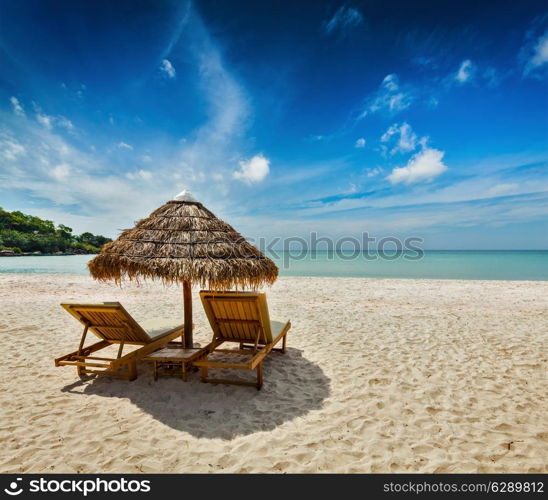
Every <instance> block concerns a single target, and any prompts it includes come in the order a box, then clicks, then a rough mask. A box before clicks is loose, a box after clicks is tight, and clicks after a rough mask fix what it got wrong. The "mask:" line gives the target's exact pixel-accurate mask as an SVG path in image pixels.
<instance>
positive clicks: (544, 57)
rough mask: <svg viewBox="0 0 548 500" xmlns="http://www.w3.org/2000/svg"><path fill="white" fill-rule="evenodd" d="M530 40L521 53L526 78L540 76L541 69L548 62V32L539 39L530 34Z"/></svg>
mask: <svg viewBox="0 0 548 500" xmlns="http://www.w3.org/2000/svg"><path fill="white" fill-rule="evenodd" d="M528 38H529V40H528V41H527V43H526V44H525V45H524V47H523V48H522V50H521V52H520V57H521V59H522V61H523V63H524V66H523V75H524V76H539V69H540V68H541V67H543V66H544V65H545V64H546V63H547V62H548V30H546V31H545V32H544V33H543V34H541V35H540V36H538V37H534V35H533V34H532V33H529V34H528Z"/></svg>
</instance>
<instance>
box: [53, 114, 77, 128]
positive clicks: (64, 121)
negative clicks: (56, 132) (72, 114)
mask: <svg viewBox="0 0 548 500" xmlns="http://www.w3.org/2000/svg"><path fill="white" fill-rule="evenodd" d="M55 124H56V125H58V126H59V127H63V128H65V129H67V130H68V131H69V132H72V131H73V130H74V124H73V123H72V122H71V121H70V120H69V119H68V118H65V117H64V116H57V117H56V118H55Z"/></svg>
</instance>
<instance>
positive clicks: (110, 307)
mask: <svg viewBox="0 0 548 500" xmlns="http://www.w3.org/2000/svg"><path fill="white" fill-rule="evenodd" d="M61 307H63V308H64V309H66V310H67V311H68V312H69V313H70V314H72V316H74V317H75V318H76V319H77V320H78V321H80V323H82V324H83V325H87V326H88V327H89V329H90V330H91V331H92V332H93V333H94V334H95V335H97V336H98V337H99V338H100V339H103V340H106V341H107V342H128V343H132V342H134V343H140V344H148V343H149V342H151V341H152V339H151V338H150V337H149V335H148V334H147V333H146V332H145V331H144V330H143V329H142V328H141V326H139V324H138V323H137V322H136V321H135V320H134V319H133V318H132V317H131V315H130V314H129V313H128V312H127V311H126V310H125V309H124V307H123V306H122V304H120V303H119V302H103V303H101V304H66V303H65V304H61Z"/></svg>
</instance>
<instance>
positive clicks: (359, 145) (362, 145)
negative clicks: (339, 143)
mask: <svg viewBox="0 0 548 500" xmlns="http://www.w3.org/2000/svg"><path fill="white" fill-rule="evenodd" d="M365 142H366V141H365V138H364V137H360V138H359V139H358V140H356V142H355V144H354V147H355V148H357V149H363V148H365Z"/></svg>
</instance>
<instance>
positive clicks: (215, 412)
mask: <svg viewBox="0 0 548 500" xmlns="http://www.w3.org/2000/svg"><path fill="white" fill-rule="evenodd" d="M266 291H267V293H268V298H269V306H270V314H271V317H272V318H273V319H280V320H285V319H290V320H291V322H292V325H293V327H292V329H291V331H290V332H289V335H288V346H289V349H288V352H287V354H286V355H280V354H277V353H274V354H272V355H271V356H270V357H269V359H268V361H267V362H266V363H265V369H264V376H265V385H264V388H263V390H262V391H257V390H255V389H253V388H248V387H237V386H222V385H212V384H203V383H201V382H200V381H199V378H198V374H195V373H193V374H191V376H190V379H189V382H187V383H183V382H182V381H181V380H180V379H178V378H175V377H163V378H160V379H159V380H158V382H154V380H153V377H152V369H151V367H150V366H149V365H148V364H147V363H144V362H141V363H140V364H139V365H138V370H139V378H138V379H137V380H136V381H134V382H128V381H126V380H115V379H110V378H106V377H102V378H89V379H87V380H84V381H81V380H80V379H79V378H78V376H77V375H76V370H75V369H74V368H69V367H60V368H56V367H55V366H54V363H53V358H55V357H57V356H60V355H62V354H65V353H67V352H70V351H72V350H74V349H76V347H77V345H78V341H79V338H80V334H81V328H80V325H79V324H78V323H77V321H76V320H74V319H73V318H71V317H70V316H69V315H68V314H67V313H66V312H65V311H64V310H62V309H61V307H59V303H60V302H62V301H74V302H94V301H107V300H119V301H120V302H122V303H123V304H124V306H126V308H127V309H128V310H129V311H130V312H131V313H132V314H133V315H134V316H135V318H136V319H138V320H139V319H144V318H151V317H159V316H160V315H163V316H165V317H178V316H181V315H182V307H181V290H180V288H177V287H172V288H164V287H162V286H161V285H160V284H156V283H151V284H146V285H142V286H141V287H137V286H134V285H132V286H124V287H123V288H122V289H120V288H118V287H116V286H114V285H107V284H99V283H97V282H95V281H93V280H92V279H91V278H88V277H86V276H78V275H39V274H36V275H30V274H3V275H0V334H1V335H0V342H1V352H2V357H3V362H2V364H1V366H0V373H1V375H0V380H1V389H2V390H1V393H0V398H1V399H0V404H1V408H2V412H1V415H2V416H1V422H0V425H1V430H0V438H1V440H2V452H1V455H0V471H1V472H10V473H20V472H21V473H23V472H35V473H46V472H66V473H72V472H79V473H98V472H117V473H122V472H123V473H131V472H146V473H157V472H173V473H181V472H288V473H294V472H435V473H441V472H525V473H526V472H548V466H547V465H546V464H547V460H546V458H547V457H548V425H547V424H548V422H547V420H548V417H547V415H548V403H547V397H546V387H547V385H548V384H547V376H546V374H547V370H546V368H547V358H548V352H547V351H548V282H504V281H457V280H447V281H443V280H382V279H362V278H348V279H345V278H281V279H279V281H278V282H277V283H276V285H275V286H274V287H272V288H271V289H267V290H266ZM195 292H197V289H196V290H195ZM194 318H195V319H194V321H195V325H196V329H195V340H196V341H198V342H201V343H202V344H205V343H207V342H208V341H209V339H210V331H209V328H208V325H207V322H206V319H205V316H204V313H203V310H202V307H201V304H200V303H199V301H198V297H197V293H195V294H194ZM247 375H250V374H247Z"/></svg>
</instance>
